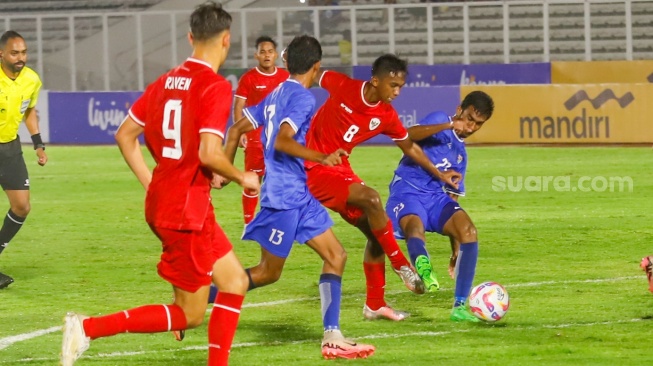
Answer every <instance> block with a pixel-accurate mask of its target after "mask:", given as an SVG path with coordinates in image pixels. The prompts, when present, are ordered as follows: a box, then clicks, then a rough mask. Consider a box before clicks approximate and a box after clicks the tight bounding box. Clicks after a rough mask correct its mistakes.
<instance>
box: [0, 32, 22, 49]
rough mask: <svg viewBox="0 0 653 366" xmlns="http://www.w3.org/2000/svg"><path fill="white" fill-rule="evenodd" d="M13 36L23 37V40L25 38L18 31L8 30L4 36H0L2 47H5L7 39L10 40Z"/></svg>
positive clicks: (0, 46)
mask: <svg viewBox="0 0 653 366" xmlns="http://www.w3.org/2000/svg"><path fill="white" fill-rule="evenodd" d="M12 38H21V39H23V40H24V39H25V38H23V36H21V35H20V34H19V33H18V32H16V31H12V30H8V31H6V32H4V33H2V36H0V48H5V46H6V45H7V41H9V40H10V39H12Z"/></svg>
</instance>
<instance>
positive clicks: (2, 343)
mask: <svg viewBox="0 0 653 366" xmlns="http://www.w3.org/2000/svg"><path fill="white" fill-rule="evenodd" d="M641 278H642V276H627V277H615V278H601V279H590V280H570V281H543V282H527V283H517V284H513V285H506V287H507V288H515V287H535V286H542V285H565V284H577V283H601V282H618V281H627V280H632V279H641ZM441 290H443V291H451V290H452V289H451V288H442V289H441ZM402 292H405V291H404V290H401V291H388V292H386V294H396V293H402ZM360 296H364V294H353V295H347V296H343V298H348V297H360ZM319 299H320V298H319V297H317V296H315V297H304V298H296V299H286V300H277V301H267V302H260V303H253V304H244V305H243V308H250V307H251V308H255V307H265V306H276V305H283V304H289V303H294V302H301V301H317V300H319ZM207 311H210V310H207ZM60 329H61V327H60V326H58V327H51V328H47V329H41V330H37V331H34V332H30V333H22V334H19V335H15V336H10V337H5V338H0V351H2V350H3V349H6V348H9V347H10V346H11V345H13V344H14V343H18V342H22V341H26V340H30V339H32V338H36V337H40V336H43V335H46V334H50V333H54V332H56V331H58V330H60ZM393 336H396V335H393ZM2 363H4V362H0V364H2Z"/></svg>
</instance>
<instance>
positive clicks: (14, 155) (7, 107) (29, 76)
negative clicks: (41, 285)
mask: <svg viewBox="0 0 653 366" xmlns="http://www.w3.org/2000/svg"><path fill="white" fill-rule="evenodd" d="M26 62H27V45H26V44H25V40H24V39H23V37H22V36H21V35H20V34H18V33H17V32H15V31H11V30H9V31H6V32H5V33H3V34H2V36H0V65H1V66H2V67H0V186H2V189H3V190H4V191H5V193H6V194H7V198H8V199H9V211H8V212H7V215H6V216H5V218H4V221H3V223H2V228H1V229H0V254H1V253H2V251H3V250H4V249H6V248H7V244H9V242H10V241H11V239H12V238H13V237H14V236H15V235H16V233H17V232H18V230H20V228H21V227H22V226H23V223H24V222H25V218H26V217H27V214H28V213H29V211H30V204H29V177H28V175H27V167H26V166H25V160H24V159H23V151H22V148H21V144H20V139H19V138H18V126H19V125H20V123H21V122H22V121H25V126H26V127H27V130H28V131H29V133H30V135H32V142H33V143H34V150H35V151H36V156H37V158H38V163H39V165H41V166H43V165H45V163H47V161H48V156H47V155H46V154H45V145H44V144H43V140H41V134H40V133H39V125H38V119H37V117H36V111H35V110H34V107H35V106H36V102H37V100H38V97H39V91H40V90H41V79H40V78H39V76H38V74H37V73H36V72H35V71H34V70H32V69H30V68H29V67H27V66H26ZM1 263H2V262H0V264H1ZM12 282H14V279H13V278H11V277H9V276H7V275H6V274H4V273H0V289H3V288H5V287H7V286H9V285H10V284H11V283H12Z"/></svg>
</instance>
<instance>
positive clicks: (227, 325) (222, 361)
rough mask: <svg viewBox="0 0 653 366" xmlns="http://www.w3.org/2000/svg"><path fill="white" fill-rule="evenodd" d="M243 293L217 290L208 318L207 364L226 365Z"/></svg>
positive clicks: (210, 365) (214, 365)
mask: <svg viewBox="0 0 653 366" xmlns="http://www.w3.org/2000/svg"><path fill="white" fill-rule="evenodd" d="M244 299H245V297H244V296H243V295H236V294H230V293H225V292H218V296H217V297H216V298H215V303H214V304H213V310H212V311H211V318H210V319H209V363H208V365H209V366H223V365H227V364H228V361H229V352H231V344H232V343H233V340H234V335H235V334H236V327H237V326H238V317H240V308H241V306H242V305H243V300H244Z"/></svg>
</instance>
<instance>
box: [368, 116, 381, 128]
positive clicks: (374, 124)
mask: <svg viewBox="0 0 653 366" xmlns="http://www.w3.org/2000/svg"><path fill="white" fill-rule="evenodd" d="M380 125H381V120H380V119H378V118H376V117H374V118H372V119H371V120H370V130H371V131H373V130H376V128H377V127H379V126H380Z"/></svg>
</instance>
